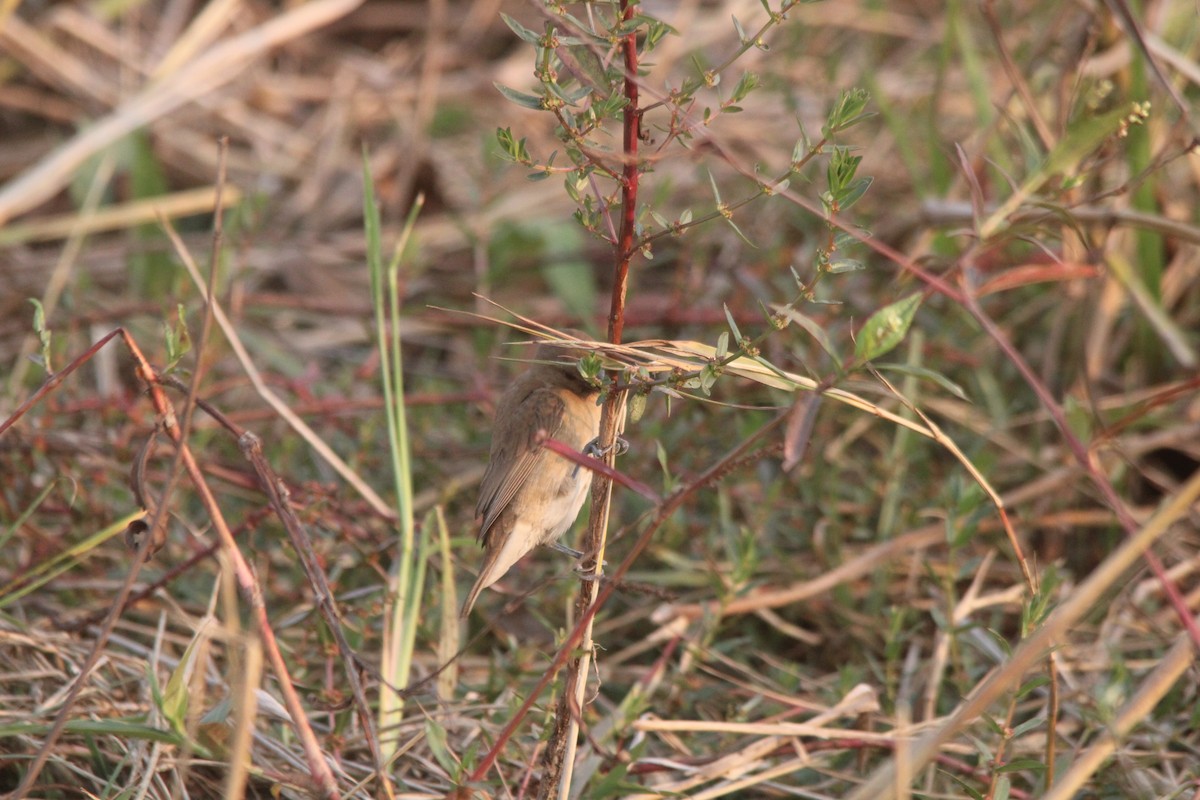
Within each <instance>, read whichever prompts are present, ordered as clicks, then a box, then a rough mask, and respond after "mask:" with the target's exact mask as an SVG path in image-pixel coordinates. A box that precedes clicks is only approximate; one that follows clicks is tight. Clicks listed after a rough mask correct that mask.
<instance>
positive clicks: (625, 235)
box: [608, 0, 642, 444]
mask: <svg viewBox="0 0 1200 800" xmlns="http://www.w3.org/2000/svg"><path fill="white" fill-rule="evenodd" d="M636 10H637V3H636V2H630V0H621V22H622V23H628V22H629V21H630V20H631V19H633V15H634V12H635V11H636ZM621 50H622V56H623V57H624V61H625V99H626V100H627V101H628V103H627V104H626V106H625V125H624V128H625V130H624V140H623V142H622V144H623V145H624V151H625V167H624V169H623V170H622V172H621V232H620V234H619V235H618V237H617V265H616V270H615V275H614V277H615V280H614V281H613V289H612V305H611V306H610V308H609V312H608V340H609V341H610V342H612V343H613V344H620V343H621V335H622V334H623V333H624V330H625V293H626V290H627V288H628V284H629V262H630V261H632V260H633V237H634V231H635V230H636V222H637V196H638V180H639V178H640V177H641V173H640V172H639V169H638V144H639V143H640V142H641V140H642V111H641V109H640V108H638V78H637V72H638V50H637V36H636V35H635V34H632V33H631V34H629V35H628V36H626V37H625V39H624V40H623V41H622V42H621ZM610 444H611V443H610Z"/></svg>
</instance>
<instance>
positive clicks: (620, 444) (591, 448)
mask: <svg viewBox="0 0 1200 800" xmlns="http://www.w3.org/2000/svg"><path fill="white" fill-rule="evenodd" d="M609 450H613V451H615V452H616V454H617V455H619V456H623V455H625V454H626V453H628V452H629V442H628V441H626V440H625V439H624V438H622V437H620V436H618V437H617V439H616V441H614V442H613V444H612V447H607V448H606V447H601V446H600V437H599V436H597V437H596V438H595V439H592V440H591V441H590V442H588V443H587V445H585V446H584V448H583V453H584V455H588V456H591V457H592V458H603V457H604V456H606V455H608V451H609Z"/></svg>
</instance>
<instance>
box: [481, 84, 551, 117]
mask: <svg viewBox="0 0 1200 800" xmlns="http://www.w3.org/2000/svg"><path fill="white" fill-rule="evenodd" d="M492 86H495V87H496V89H497V91H499V92H500V94H502V95H504V96H505V97H507V98H508V99H509V100H511V101H512V102H514V103H516V104H517V105H519V106H521V107H523V108H532V109H533V110H534V111H541V110H542V98H540V97H538V96H536V95H532V94H525V92H518V91H517V90H516V89H510V88H508V87H507V86H505V85H504V84H502V83H497V82H495V81H493V82H492Z"/></svg>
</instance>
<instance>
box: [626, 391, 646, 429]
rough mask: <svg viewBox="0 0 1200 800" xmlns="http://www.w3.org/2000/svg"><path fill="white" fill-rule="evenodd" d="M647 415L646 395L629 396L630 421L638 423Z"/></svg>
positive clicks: (635, 393) (640, 393)
mask: <svg viewBox="0 0 1200 800" xmlns="http://www.w3.org/2000/svg"><path fill="white" fill-rule="evenodd" d="M645 413H646V394H645V393H644V392H634V393H633V394H631V395H630V396H629V421H630V422H637V421H638V420H640V419H641V418H642V415H643V414H645Z"/></svg>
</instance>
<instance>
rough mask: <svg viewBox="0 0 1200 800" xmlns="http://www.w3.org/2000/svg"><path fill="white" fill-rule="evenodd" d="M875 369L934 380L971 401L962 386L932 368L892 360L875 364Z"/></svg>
mask: <svg viewBox="0 0 1200 800" xmlns="http://www.w3.org/2000/svg"><path fill="white" fill-rule="evenodd" d="M875 369H877V370H879V371H880V372H899V373H900V374H901V375H912V376H913V377H915V378H923V379H925V380H929V381H933V382H934V383H936V384H937V385H938V386H941V387H942V388H943V389H945V390H946V391H947V392H950V394H952V395H954V396H955V397H957V398H958V399H960V400H966V401H967V402H970V398H969V397H967V393H966V392H965V391H963V388H962V387H961V386H959V385H958V384H957V383H955V382H954V381H952V380H950V379H949V378H947V377H946V376H945V375H943V374H942V373H940V372H936V371H934V370H932V369H928V368H926V367H917V366H914V365H912V364H894V363H890V362H889V363H887V364H875Z"/></svg>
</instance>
